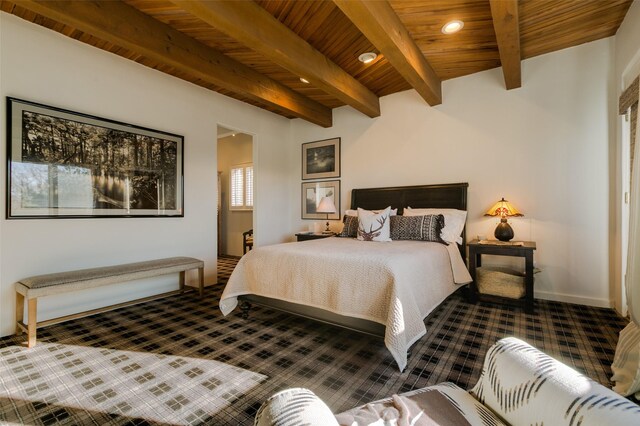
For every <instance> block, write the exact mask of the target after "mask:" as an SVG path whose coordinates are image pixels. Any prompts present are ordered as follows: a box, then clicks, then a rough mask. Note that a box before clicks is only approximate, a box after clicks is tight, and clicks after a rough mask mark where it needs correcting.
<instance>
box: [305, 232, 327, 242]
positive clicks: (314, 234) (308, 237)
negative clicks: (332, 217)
mask: <svg viewBox="0 0 640 426" xmlns="http://www.w3.org/2000/svg"><path fill="white" fill-rule="evenodd" d="M335 235H336V234H334V233H333V232H332V233H331V234H323V233H321V232H311V233H309V232H299V233H297V234H296V238H297V240H298V241H308V240H319V239H321V238H327V237H334V236H335Z"/></svg>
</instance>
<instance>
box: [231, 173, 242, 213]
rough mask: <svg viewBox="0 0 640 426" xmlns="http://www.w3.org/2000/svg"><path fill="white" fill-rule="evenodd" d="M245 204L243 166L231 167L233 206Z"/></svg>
mask: <svg viewBox="0 0 640 426" xmlns="http://www.w3.org/2000/svg"><path fill="white" fill-rule="evenodd" d="M243 206H244V170H243V168H242V167H235V168H232V169H231V208H234V207H236V208H237V207H243Z"/></svg>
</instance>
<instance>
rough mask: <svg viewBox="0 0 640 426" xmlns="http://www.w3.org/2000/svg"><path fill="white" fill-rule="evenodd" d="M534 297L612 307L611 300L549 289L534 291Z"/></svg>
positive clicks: (598, 306)
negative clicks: (553, 291) (550, 290)
mask: <svg viewBox="0 0 640 426" xmlns="http://www.w3.org/2000/svg"><path fill="white" fill-rule="evenodd" d="M534 297H535V298H536V299H544V300H552V301H554V302H565V303H575V304H577V305H587V306H595V307H597V308H613V302H612V301H611V300H609V299H598V298H595V297H583V296H574V295H571V294H561V293H551V292H549V291H534Z"/></svg>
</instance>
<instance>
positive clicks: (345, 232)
mask: <svg viewBox="0 0 640 426" xmlns="http://www.w3.org/2000/svg"><path fill="white" fill-rule="evenodd" d="M342 222H343V223H344V226H343V227H342V232H340V233H339V234H338V237H347V238H356V237H357V236H358V216H348V215H344V218H343V219H342Z"/></svg>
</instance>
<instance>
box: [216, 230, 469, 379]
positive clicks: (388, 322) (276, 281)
mask: <svg viewBox="0 0 640 426" xmlns="http://www.w3.org/2000/svg"><path fill="white" fill-rule="evenodd" d="M456 255H457V257H458V259H457V260H458V262H456V261H455V260H452V256H453V258H454V259H455V256H456ZM460 264H462V265H464V263H463V262H462V259H461V258H460V253H459V252H458V250H457V248H456V247H453V249H451V248H447V246H445V245H442V244H438V243H430V242H422V241H392V242H370V241H357V240H355V239H350V238H324V239H319V240H311V241H304V242H296V243H285V244H276V245H273V246H266V247H259V248H256V249H254V250H251V251H250V252H249V253H248V254H246V255H245V256H244V257H243V258H242V259H240V261H239V262H238V265H237V266H236V268H235V269H234V271H233V273H232V274H231V277H230V278H229V282H228V283H227V286H226V288H225V290H224V292H223V294H222V297H221V299H220V310H221V311H222V313H223V314H224V315H228V314H229V313H230V312H231V311H233V310H234V309H235V307H236V306H237V305H238V296H240V295H244V294H255V295H259V296H264V297H270V298H274V299H280V300H284V301H287V302H293V303H298V304H302V305H306V306H313V307H316V308H321V309H324V310H327V311H330V312H333V313H337V314H340V315H345V316H349V317H355V318H361V319H366V320H370V321H374V322H377V323H380V324H383V325H385V326H386V329H385V339H384V342H385V345H386V347H387V348H388V349H389V351H390V352H391V354H392V355H393V357H394V359H395V360H396V362H397V363H398V367H399V368H400V370H401V371H402V370H404V368H405V367H406V365H407V350H408V349H409V347H410V346H411V345H412V344H413V343H414V342H415V341H416V340H418V339H419V338H420V337H422V336H423V335H424V334H425V333H426V328H425V326H424V322H423V319H424V318H425V317H426V316H427V315H428V314H429V313H430V312H431V311H432V310H433V309H434V308H435V307H436V306H438V305H439V304H440V303H441V302H442V301H443V300H444V299H445V298H446V297H447V296H449V295H450V294H451V293H453V292H454V291H455V290H456V289H457V286H456V285H455V283H454V276H455V277H456V280H455V281H456V282H459V283H463V282H469V281H470V280H471V277H470V276H469V273H468V272H467V270H466V268H462V269H461V268H460ZM454 271H455V275H454Z"/></svg>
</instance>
